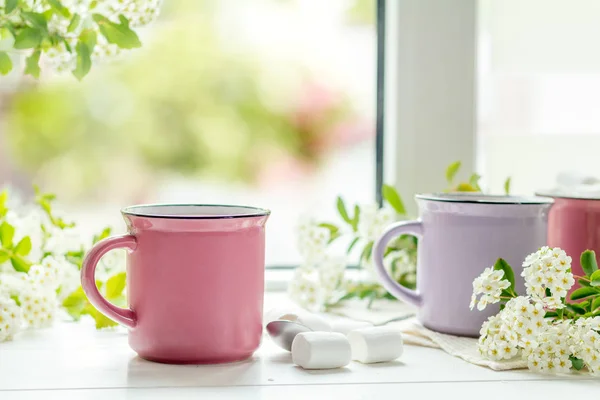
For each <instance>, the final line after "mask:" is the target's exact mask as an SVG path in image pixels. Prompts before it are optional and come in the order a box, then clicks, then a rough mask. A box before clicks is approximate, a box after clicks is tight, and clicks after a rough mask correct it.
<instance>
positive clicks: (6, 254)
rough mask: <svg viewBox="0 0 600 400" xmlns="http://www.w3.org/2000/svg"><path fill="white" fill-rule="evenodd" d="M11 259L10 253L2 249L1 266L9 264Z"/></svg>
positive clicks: (0, 253) (0, 254) (0, 250)
mask: <svg viewBox="0 0 600 400" xmlns="http://www.w3.org/2000/svg"><path fill="white" fill-rule="evenodd" d="M9 259H10V253H9V252H8V251H7V250H4V249H0V264H3V263H5V262H7V261H8V260H9Z"/></svg>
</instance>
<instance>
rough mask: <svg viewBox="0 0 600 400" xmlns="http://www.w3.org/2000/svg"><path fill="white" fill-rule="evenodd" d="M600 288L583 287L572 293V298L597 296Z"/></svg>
mask: <svg viewBox="0 0 600 400" xmlns="http://www.w3.org/2000/svg"><path fill="white" fill-rule="evenodd" d="M598 294H600V290H599V289H596V288H593V287H582V288H579V289H577V290H575V291H574V292H573V293H571V300H579V299H583V298H585V297H589V296H597V295H598Z"/></svg>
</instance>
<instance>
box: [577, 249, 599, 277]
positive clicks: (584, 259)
mask: <svg viewBox="0 0 600 400" xmlns="http://www.w3.org/2000/svg"><path fill="white" fill-rule="evenodd" d="M579 261H580V263H581V268H583V271H584V272H585V275H586V276H591V275H592V274H593V273H594V272H596V271H598V263H597V262H596V252H595V251H594V250H586V251H584V252H583V253H581V258H580V259H579Z"/></svg>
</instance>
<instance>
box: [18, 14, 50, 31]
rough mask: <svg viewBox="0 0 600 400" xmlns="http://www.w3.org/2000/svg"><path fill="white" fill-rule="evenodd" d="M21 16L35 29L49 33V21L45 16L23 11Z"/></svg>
mask: <svg viewBox="0 0 600 400" xmlns="http://www.w3.org/2000/svg"><path fill="white" fill-rule="evenodd" d="M21 16H22V17H23V18H24V19H25V20H26V21H27V22H29V23H30V24H31V25H32V26H33V27H34V28H36V29H37V30H41V31H42V33H43V32H47V31H48V21H47V20H46V17H45V16H44V14H40V13H35V12H28V11H22V12H21Z"/></svg>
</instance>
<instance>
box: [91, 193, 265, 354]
mask: <svg viewBox="0 0 600 400" xmlns="http://www.w3.org/2000/svg"><path fill="white" fill-rule="evenodd" d="M121 213H122V215H123V217H124V219H125V222H126V223H127V227H128V231H129V233H128V234H126V235H121V236H113V237H109V238H107V239H104V240H102V241H100V242H98V243H97V244H96V245H95V246H94V247H93V248H92V249H91V250H90V252H89V253H88V254H87V255H86V258H85V260H84V262H83V267H82V270H81V284H82V287H83V290H84V291H85V293H86V295H87V296H88V299H89V300H90V302H91V303H92V304H93V305H94V306H95V307H96V308H97V309H98V310H99V311H100V312H101V313H102V314H104V315H106V316H107V317H108V318H110V319H112V320H114V321H116V322H118V323H120V324H122V325H124V326H126V327H127V328H129V345H130V346H131V348H132V349H133V350H134V351H135V352H136V353H137V354H138V355H139V356H140V357H142V358H144V359H147V360H150V361H156V362H162V363H173V364H210V363H225V362H231V361H238V360H244V359H246V358H249V357H250V356H251V355H252V354H253V352H254V351H255V350H256V349H257V348H258V346H259V344H260V340H261V336H262V315H263V294H264V268H265V265H264V264H265V224H266V222H267V219H268V218H269V214H270V212H269V211H268V210H264V209H259V208H253V207H243V206H225V205H192V204H182V205H177V204H164V205H138V206H131V207H126V208H124V209H123V210H122V211H121ZM118 248H123V249H126V250H127V252H128V255H127V298H128V300H129V308H120V307H117V306H115V305H113V304H111V303H110V302H108V301H107V300H106V299H105V298H104V297H103V296H102V295H101V294H100V292H99V291H98V289H97V287H96V283H95V277H94V274H95V270H96V264H97V263H98V261H99V260H100V258H101V257H102V256H103V255H104V254H105V253H107V252H108V251H110V250H113V249H118Z"/></svg>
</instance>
